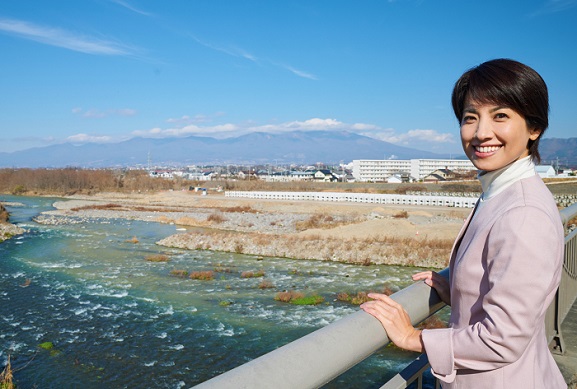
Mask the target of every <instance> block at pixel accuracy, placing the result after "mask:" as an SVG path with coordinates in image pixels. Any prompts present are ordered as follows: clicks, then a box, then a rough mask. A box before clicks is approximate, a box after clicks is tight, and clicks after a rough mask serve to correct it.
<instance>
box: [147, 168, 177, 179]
mask: <svg viewBox="0 0 577 389" xmlns="http://www.w3.org/2000/svg"><path fill="white" fill-rule="evenodd" d="M148 175H149V176H150V177H155V178H156V177H158V178H168V179H173V178H174V174H173V173H172V172H171V171H170V170H152V171H150V172H149V173H148Z"/></svg>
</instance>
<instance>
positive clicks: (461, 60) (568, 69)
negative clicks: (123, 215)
mask: <svg viewBox="0 0 577 389" xmlns="http://www.w3.org/2000/svg"><path fill="white" fill-rule="evenodd" d="M0 48H1V51H0V53H1V54H0V151H4V152H11V151H16V150H22V149H27V148H31V147H39V146H47V145H51V144H55V143H63V142H71V143H74V144H81V143H85V142H101V143H107V142H118V141H122V140H126V139H129V138H132V137H136V136H141V137H154V138H166V137H182V136H191V135H198V136H213V137H217V138H224V137H234V136H239V135H242V134H246V133H249V132H254V131H261V132H281V131H292V130H335V131H337V130H346V131H351V132H355V133H359V134H362V135H367V136H370V137H374V138H377V139H381V140H385V141H388V142H391V143H395V144H398V145H403V146H409V147H413V148H417V149H422V150H430V151H434V152H443V153H460V151H461V147H460V141H459V136H458V123H457V121H456V119H455V118H454V117H453V114H452V111H451V108H450V93H451V89H452V86H453V83H454V82H455V80H456V79H457V78H458V77H459V76H460V74H461V73H462V72H463V71H465V70H466V69H468V68H470V67H472V66H475V65H477V64H479V63H481V62H483V61H485V60H488V59H492V58H498V57H507V58H513V59H517V60H519V61H521V62H524V63H526V64H528V65H529V66H532V67H533V68H535V69H536V70H537V71H538V72H539V73H541V75H542V76H543V78H544V79H545V81H546V82H547V84H548V86H549V90H550V103H551V116H550V127H549V130H548V133H547V134H546V136H547V137H556V138H569V137H575V136H577V123H576V121H575V120H574V118H573V114H574V113H575V111H576V109H577V0H528V1H526V0H523V1H521V0H517V1H494V0H488V1H473V0H461V1H457V0H453V1H451V0H388V1H387V0H380V1H375V0H363V1H345V0H325V1H313V0H303V1H280V0H279V1H272V0H270V1H265V0H260V1H252V0H242V1H241V0H226V1H225V0H178V1H177V0H174V1H171V0H167V1H162V2H161V1H153V0H82V1H78V0H54V1H44V0H2V2H1V3H0ZM359 158H362V156H359Z"/></svg>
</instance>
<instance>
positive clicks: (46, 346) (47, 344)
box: [38, 342, 61, 356]
mask: <svg viewBox="0 0 577 389" xmlns="http://www.w3.org/2000/svg"><path fill="white" fill-rule="evenodd" d="M38 347H40V348H41V349H43V350H46V351H50V356H56V355H58V354H60V353H61V351H59V350H57V349H55V348H54V344H53V343H52V342H44V343H40V344H39V345H38Z"/></svg>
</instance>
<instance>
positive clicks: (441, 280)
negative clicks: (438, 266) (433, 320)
mask: <svg viewBox="0 0 577 389" xmlns="http://www.w3.org/2000/svg"><path fill="white" fill-rule="evenodd" d="M419 280H424V281H425V284H427V285H429V286H430V287H431V288H433V289H435V290H436V291H437V294H438V295H439V297H440V298H441V300H443V302H444V303H445V304H447V305H451V289H450V287H449V280H447V279H446V278H445V277H443V276H442V275H440V274H439V273H437V272H434V271H424V272H420V273H416V274H413V281H419Z"/></svg>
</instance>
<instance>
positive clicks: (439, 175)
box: [423, 169, 455, 182]
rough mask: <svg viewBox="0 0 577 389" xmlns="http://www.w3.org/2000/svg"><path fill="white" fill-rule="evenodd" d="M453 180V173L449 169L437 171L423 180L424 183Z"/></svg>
mask: <svg viewBox="0 0 577 389" xmlns="http://www.w3.org/2000/svg"><path fill="white" fill-rule="evenodd" d="M454 178H455V173H454V172H453V171H452V170H449V169H437V170H435V171H433V172H431V173H429V174H427V175H426V176H425V178H423V181H424V182H439V181H448V180H452V179H454Z"/></svg>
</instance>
